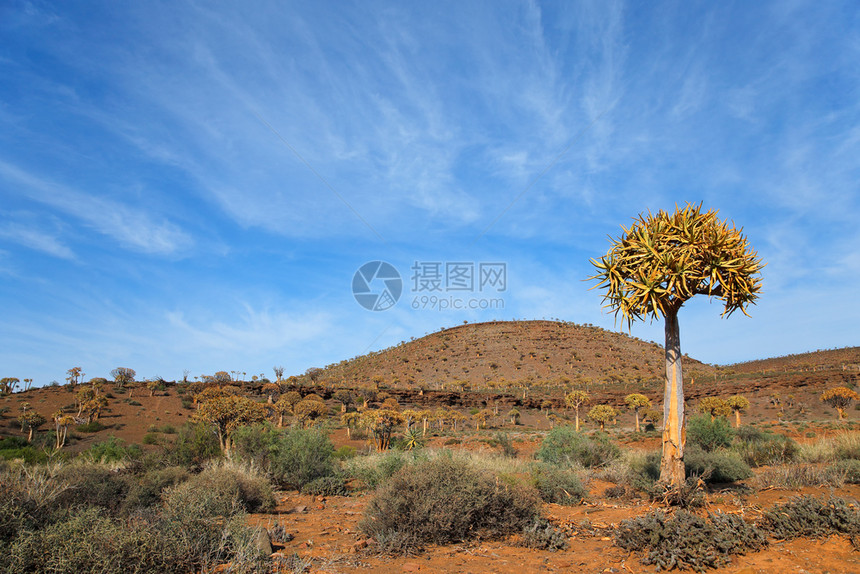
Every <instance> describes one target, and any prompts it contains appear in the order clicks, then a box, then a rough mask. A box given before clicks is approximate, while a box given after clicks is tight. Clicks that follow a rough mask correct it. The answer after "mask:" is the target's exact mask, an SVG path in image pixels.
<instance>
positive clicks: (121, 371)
mask: <svg viewBox="0 0 860 574" xmlns="http://www.w3.org/2000/svg"><path fill="white" fill-rule="evenodd" d="M110 376H111V377H113V381H114V383H115V384H116V387H117V388H118V389H121V388H123V387H124V386H126V385H128V384H131V383H133V382H134V378H135V377H136V376H137V373H136V372H135V370H134V369H129V368H128V367H117V368H115V369H114V370H112V371H111V372H110Z"/></svg>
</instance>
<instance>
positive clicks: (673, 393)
mask: <svg viewBox="0 0 860 574" xmlns="http://www.w3.org/2000/svg"><path fill="white" fill-rule="evenodd" d="M683 381H684V379H683V376H682V372H681V335H680V330H679V328H678V311H677V310H671V311H669V312H667V313H666V388H665V393H664V397H663V458H662V461H661V462H660V482H661V483H663V484H664V485H667V486H672V487H677V486H680V485H682V484H683V483H684V444H685V443H686V440H687V432H686V421H685V418H684V382H683Z"/></svg>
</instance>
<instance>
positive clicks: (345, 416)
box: [340, 411, 361, 438]
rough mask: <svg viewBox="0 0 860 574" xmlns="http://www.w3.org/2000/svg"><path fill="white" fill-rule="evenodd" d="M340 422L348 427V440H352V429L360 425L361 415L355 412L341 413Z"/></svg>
mask: <svg viewBox="0 0 860 574" xmlns="http://www.w3.org/2000/svg"><path fill="white" fill-rule="evenodd" d="M340 422H341V423H343V425H344V426H345V427H346V438H352V429H354V428H355V427H357V426H358V425H359V424H360V422H361V414H360V413H357V412H355V411H352V412H349V413H341V415H340Z"/></svg>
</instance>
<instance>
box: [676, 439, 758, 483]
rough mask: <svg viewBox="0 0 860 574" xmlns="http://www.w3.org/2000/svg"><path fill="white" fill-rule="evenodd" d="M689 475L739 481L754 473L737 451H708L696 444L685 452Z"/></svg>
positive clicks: (723, 480) (724, 480)
mask: <svg viewBox="0 0 860 574" xmlns="http://www.w3.org/2000/svg"><path fill="white" fill-rule="evenodd" d="M684 465H685V467H686V472H687V476H688V477H690V476H694V475H697V476H700V477H702V479H703V480H705V482H709V483H710V482H717V483H723V482H737V481H738V480H744V479H746V478H749V477H751V476H752V475H753V472H752V470H751V469H750V467H749V465H747V463H745V462H744V460H743V459H742V458H741V455H740V454H738V453H737V452H734V451H731V450H726V449H719V450H714V451H710V452H709V451H706V450H702V449H701V448H698V447H697V446H695V445H691V446H688V447H687V450H686V452H685V453H684Z"/></svg>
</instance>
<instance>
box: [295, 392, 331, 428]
mask: <svg viewBox="0 0 860 574" xmlns="http://www.w3.org/2000/svg"><path fill="white" fill-rule="evenodd" d="M293 414H295V415H296V418H297V419H299V421H301V423H302V426H303V427H309V426H310V425H312V424H313V423H314V421H316V420H317V419H321V418H324V417H325V416H326V415H327V414H328V407H326V405H325V403H324V402H323V401H321V400H319V401H317V400H314V399H307V398H306V399H304V400H301V401H299V402H298V403H296V405H295V406H294V407H293Z"/></svg>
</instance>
